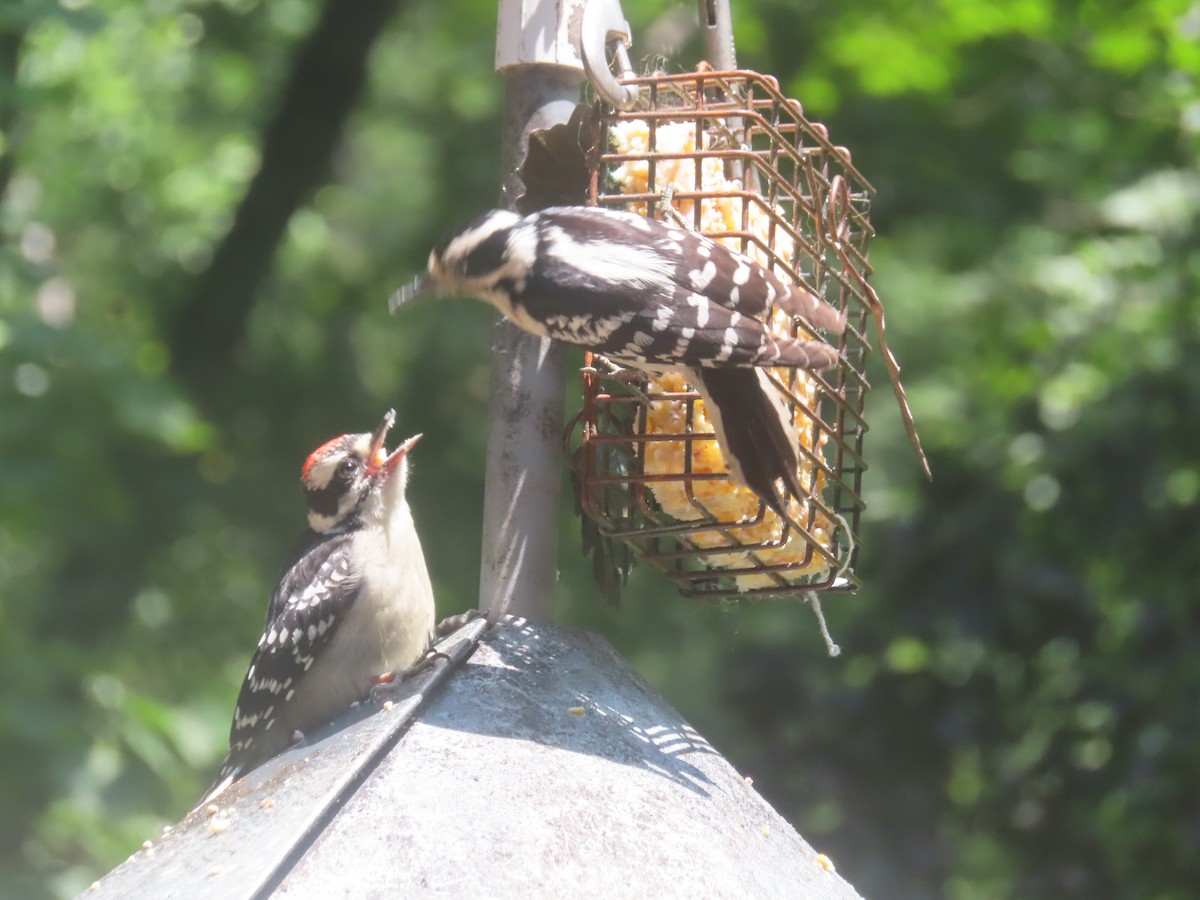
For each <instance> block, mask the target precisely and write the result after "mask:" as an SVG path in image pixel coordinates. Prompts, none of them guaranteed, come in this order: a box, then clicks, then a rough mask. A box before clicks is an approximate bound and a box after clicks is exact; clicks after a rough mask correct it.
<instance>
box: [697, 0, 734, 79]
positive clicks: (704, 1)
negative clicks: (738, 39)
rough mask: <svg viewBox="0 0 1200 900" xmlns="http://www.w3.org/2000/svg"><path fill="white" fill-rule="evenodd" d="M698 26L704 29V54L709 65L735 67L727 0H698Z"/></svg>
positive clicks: (720, 67)
mask: <svg viewBox="0 0 1200 900" xmlns="http://www.w3.org/2000/svg"><path fill="white" fill-rule="evenodd" d="M700 27H701V28H703V29H704V55H705V58H706V59H707V60H708V62H709V65H711V66H712V67H713V68H714V69H736V68H737V57H736V55H735V54H734V52H733V19H732V18H731V16H730V14H729V0H700Z"/></svg>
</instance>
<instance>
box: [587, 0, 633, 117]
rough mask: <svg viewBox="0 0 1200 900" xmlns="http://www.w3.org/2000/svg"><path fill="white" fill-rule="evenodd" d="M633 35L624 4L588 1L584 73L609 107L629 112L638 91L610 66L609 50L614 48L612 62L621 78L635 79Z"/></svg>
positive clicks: (601, 0) (615, 1)
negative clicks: (632, 49)
mask: <svg viewBox="0 0 1200 900" xmlns="http://www.w3.org/2000/svg"><path fill="white" fill-rule="evenodd" d="M632 43H633V32H632V30H631V29H630V27H629V23H628V22H627V21H625V13H624V12H623V11H622V10H621V0H586V3H585V5H584V7H583V21H582V22H581V24H580V33H579V55H580V56H581V57H582V59H583V70H584V72H586V73H587V76H588V78H589V79H590V80H591V82H592V84H594V85H595V86H596V93H598V94H599V95H600V96H601V97H602V98H603V99H604V101H605V102H606V103H608V104H610V105H611V106H614V107H616V108H617V109H630V108H632V107H633V105H634V104H635V103H637V100H638V90H637V88H635V87H631V86H629V85H624V84H621V83H620V82H619V81H618V80H617V79H616V78H615V77H614V76H613V73H612V70H611V69H610V68H609V65H608V46H609V44H612V45H613V62H614V63H615V64H616V67H617V71H618V73H619V74H620V77H621V78H632V77H633V66H632V65H630V63H629V53H628V48H629V45H630V44H632Z"/></svg>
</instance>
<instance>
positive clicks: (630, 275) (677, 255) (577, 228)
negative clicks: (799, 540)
mask: <svg viewBox="0 0 1200 900" xmlns="http://www.w3.org/2000/svg"><path fill="white" fill-rule="evenodd" d="M425 289H433V290H435V291H436V292H437V293H439V294H457V295H466V296H474V297H478V298H479V299H481V300H484V301H486V302H488V303H490V304H492V305H493V306H494V307H496V309H498V310H499V311H500V312H501V313H502V314H503V315H504V316H506V317H507V318H508V319H510V320H511V321H512V322H514V323H515V324H517V325H518V326H520V327H521V328H523V329H525V330H526V331H528V332H530V333H532V334H535V335H538V336H541V337H549V338H552V339H554V340H556V341H561V342H563V343H565V344H573V345H576V346H579V347H583V348H585V349H588V350H592V351H594V352H596V353H600V354H602V355H604V356H605V357H607V358H609V359H611V360H613V361H615V362H618V363H621V364H624V365H628V366H631V367H633V368H636V369H640V370H642V371H644V372H648V373H651V374H662V373H663V372H666V371H672V370H674V371H678V372H681V373H682V374H683V376H684V379H685V380H686V381H687V382H688V383H689V384H690V385H692V386H693V387H694V388H695V389H696V391H697V392H698V393H699V394H700V395H701V397H703V398H704V401H705V405H706V408H707V410H708V412H709V418H710V420H711V422H712V423H713V427H714V429H715V431H716V435H717V440H718V442H719V443H720V445H721V448H722V450H723V452H724V455H725V459H726V462H727V463H728V465H729V469H730V472H731V473H732V474H733V476H734V477H735V478H737V479H738V480H739V481H741V482H742V483H743V484H745V485H747V486H748V487H749V488H751V489H752V490H753V491H754V492H755V493H757V494H758V495H759V496H760V497H761V498H762V499H763V500H765V501H766V502H767V504H768V505H770V506H771V508H772V509H774V510H775V511H776V512H778V513H779V514H780V515H782V516H784V517H786V516H787V497H788V495H789V494H790V495H791V496H796V497H802V496H804V494H805V492H804V490H803V488H802V487H801V485H800V482H799V479H798V477H797V469H798V465H799V461H800V460H799V452H800V451H799V447H798V443H797V440H796V435H795V430H794V429H793V428H792V427H790V413H789V411H788V408H787V405H786V404H785V403H784V401H783V398H782V396H781V395H780V392H779V390H778V389H777V388H776V387H775V386H774V385H773V384H772V383H771V382H770V379H769V378H768V376H767V373H766V369H767V368H770V367H773V366H784V367H791V368H801V369H812V370H819V369H826V368H829V367H831V366H833V365H835V364H836V363H837V362H838V360H839V356H838V351H837V350H836V349H835V348H834V347H833V346H831V345H830V344H829V343H827V342H826V341H824V340H822V339H821V338H820V337H818V336H817V335H816V330H818V329H820V330H823V331H825V332H830V333H835V334H840V333H841V332H843V331H844V330H845V327H846V317H845V314H844V313H842V312H840V311H838V310H837V309H835V308H834V307H832V306H830V305H829V304H828V303H825V302H824V301H823V300H821V299H820V298H819V297H817V296H815V295H814V294H812V293H809V292H808V291H806V290H803V289H802V288H799V287H797V286H796V285H792V284H789V283H788V282H786V281H784V280H783V279H782V278H780V277H779V276H777V275H776V274H775V273H774V272H772V271H771V270H770V269H767V268H766V267H764V266H761V265H759V264H758V263H756V262H754V261H753V260H751V259H749V258H747V257H746V256H743V255H742V254H740V253H737V252H735V251H733V250H732V249H730V248H729V247H726V246H725V245H724V244H722V243H720V242H718V241H714V240H711V239H709V238H707V237H704V236H703V235H699V234H696V233H695V232H692V231H688V230H687V229H685V228H681V227H679V226H677V225H674V224H671V223H667V222H659V221H657V220H654V219H649V218H646V217H645V216H639V215H637V214H635V213H629V212H622V211H619V210H613V209H603V208H593V207H581V206H559V207H551V208H549V209H543V210H541V211H539V212H534V213H530V214H529V215H525V216H522V215H520V214H518V213H515V212H511V211H509V210H493V211H491V212H488V213H485V214H484V215H482V216H480V217H479V218H477V219H476V220H475V221H473V222H472V223H470V224H469V225H468V226H467V227H465V228H464V229H462V230H461V231H459V232H457V233H456V234H454V235H453V236H452V237H450V238H449V239H448V240H446V241H444V242H443V243H441V244H440V245H439V246H437V247H435V248H434V250H433V251H432V252H431V253H430V254H429V264H428V271H427V273H426V274H425V276H424V277H423V278H422V279H418V281H417V283H416V284H414V285H413V286H412V287H410V288H408V289H406V290H403V291H401V292H399V293H398V294H397V295H396V297H395V298H393V304H392V307H393V310H394V309H395V307H396V306H398V305H399V304H400V303H403V302H406V301H407V300H408V299H410V298H411V297H413V296H415V295H417V294H419V293H421V292H423V291H424V290H425ZM774 309H782V310H783V311H785V312H786V313H788V314H789V315H791V316H794V317H800V318H802V319H803V320H804V321H805V322H806V323H807V325H808V327H809V328H810V329H811V330H812V332H813V336H812V337H811V338H797V337H789V336H786V335H780V334H777V333H776V332H774V331H772V330H771V329H770V328H769V327H768V326H767V325H766V323H765V321H764V320H765V319H766V317H767V315H768V314H769V313H770V312H771V311H772V310H774ZM780 482H782V490H781V488H780V484H779V483H780Z"/></svg>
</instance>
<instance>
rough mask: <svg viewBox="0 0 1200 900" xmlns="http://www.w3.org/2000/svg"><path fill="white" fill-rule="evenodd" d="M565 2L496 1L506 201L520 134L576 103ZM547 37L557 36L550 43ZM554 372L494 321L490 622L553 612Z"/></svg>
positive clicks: (555, 360) (514, 186)
mask: <svg viewBox="0 0 1200 900" xmlns="http://www.w3.org/2000/svg"><path fill="white" fill-rule="evenodd" d="M573 6H574V4H573V3H571V2H567V3H560V4H546V3H543V2H538V0H501V3H500V22H499V29H498V34H497V44H496V68H497V69H498V70H500V72H501V74H502V75H503V77H504V134H503V137H502V148H501V157H502V162H503V166H504V169H503V171H504V173H505V191H504V195H503V200H504V202H506V203H507V204H508V205H510V206H511V204H512V202H513V200H514V198H515V197H517V195H518V194H519V193H520V190H521V185H520V181H519V179H518V178H517V175H516V169H517V167H518V166H519V165H520V162H521V160H522V159H524V157H525V148H526V146H527V144H528V137H529V132H530V131H532V130H534V129H538V128H549V127H550V126H551V125H556V124H558V123H560V122H566V121H567V120H568V119H569V118H570V116H571V112H572V110H573V109H574V108H575V104H576V103H577V102H578V101H579V92H580V87H581V85H582V84H583V81H584V75H583V71H582V65H581V63H579V61H578V54H577V52H576V51H574V49H573V48H571V47H569V45H568V43H567V42H566V41H565V35H566V34H567V28H566V22H567V18H566V17H567V16H568V15H569V14H570V12H571V10H572V8H573ZM556 13H557V15H558V17H559V20H560V21H558V22H555V21H554V18H555V14H556ZM547 14H548V15H549V16H550V17H551V22H550V23H549V26H547V22H546V21H545V20H544V17H545V16H546V15H547ZM547 35H548V36H549V37H548V38H547ZM556 35H559V36H562V37H563V40H562V41H556V40H555V36H556ZM563 375H564V372H563V356H562V351H561V350H560V349H559V348H558V347H556V346H553V345H552V344H551V343H550V341H548V340H545V339H543V338H537V337H535V336H533V335H531V334H529V333H528V332H525V331H522V330H521V329H519V328H517V327H516V326H515V325H513V324H512V323H510V322H508V321H506V320H501V321H500V322H498V323H497V324H496V328H495V332H494V335H493V345H492V384H491V399H490V403H489V410H490V419H491V423H490V431H489V433H488V448H487V465H486V470H485V476H484V477H485V483H484V495H483V549H482V557H481V559H480V569H479V608H480V609H482V610H486V611H487V613H488V618H489V619H491V620H493V621H495V620H496V619H497V618H499V617H500V616H502V615H504V614H505V613H512V614H514V615H520V616H525V617H527V618H531V619H542V620H549V619H551V618H552V617H553V610H554V584H555V581H556V580H557V574H558V504H559V494H560V493H561V491H560V487H561V484H562V431H563Z"/></svg>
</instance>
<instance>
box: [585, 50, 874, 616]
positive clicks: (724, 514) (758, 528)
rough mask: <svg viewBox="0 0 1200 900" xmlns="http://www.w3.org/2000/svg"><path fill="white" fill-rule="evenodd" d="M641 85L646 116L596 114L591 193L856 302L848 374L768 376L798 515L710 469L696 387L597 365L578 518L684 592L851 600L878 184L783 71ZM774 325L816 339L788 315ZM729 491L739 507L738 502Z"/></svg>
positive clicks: (850, 311)
mask: <svg viewBox="0 0 1200 900" xmlns="http://www.w3.org/2000/svg"><path fill="white" fill-rule="evenodd" d="M635 83H636V84H637V85H638V86H639V88H640V89H641V93H642V98H643V102H642V104H641V105H640V106H639V108H637V109H635V110H632V111H629V112H619V111H616V110H612V109H604V108H602V109H600V111H599V113H598V118H599V134H600V139H599V140H598V141H597V146H596V148H595V149H594V152H593V158H592V173H593V175H592V190H591V199H592V200H593V201H594V202H595V203H596V204H598V205H601V206H608V207H613V208H618V209H631V210H635V211H637V212H641V213H643V214H646V215H651V216H656V217H659V218H661V217H663V216H664V215H666V216H669V217H673V218H675V219H676V220H678V221H681V222H682V223H683V224H685V225H687V226H688V227H690V228H693V229H694V230H696V231H698V232H700V233H703V234H706V235H708V236H710V237H713V238H718V239H722V240H724V241H725V242H726V243H728V244H729V245H730V246H733V247H735V248H736V249H738V250H740V251H741V252H742V253H745V254H746V255H748V256H751V257H752V258H754V259H756V260H757V261H759V262H761V263H763V264H765V265H768V266H770V267H772V268H774V270H775V271H776V272H777V273H779V274H781V275H782V276H784V277H786V278H790V279H791V280H792V281H793V282H797V283H799V284H801V285H803V286H804V287H806V288H807V289H808V290H810V291H812V292H813V293H815V294H816V295H817V296H819V297H822V298H824V299H825V300H826V301H827V302H828V303H830V304H832V305H833V306H834V307H836V308H838V309H840V310H844V311H845V312H846V314H847V328H846V331H845V333H844V334H842V335H831V336H830V337H831V338H832V339H833V340H834V341H835V342H836V345H837V346H838V349H839V351H840V354H841V359H842V362H841V363H840V364H839V365H838V366H836V367H835V368H832V369H828V370H825V371H823V372H820V373H810V372H798V371H796V370H789V369H782V368H781V369H774V370H771V371H772V376H771V378H772V381H773V382H774V383H775V385H776V387H777V389H779V390H780V391H781V392H782V395H783V397H784V399H785V402H786V403H787V405H788V407H789V410H790V412H791V414H792V417H793V426H794V427H795V429H796V431H797V434H798V437H799V443H800V448H801V453H802V463H801V466H800V473H799V475H800V480H801V484H802V485H804V486H805V487H806V489H807V491H808V496H807V497H805V498H801V500H800V501H799V502H798V503H796V504H795V505H794V506H793V507H792V509H791V511H792V513H793V515H792V516H791V518H792V519H793V520H794V521H793V522H791V523H787V522H785V521H784V520H782V519H780V518H778V517H776V516H775V514H774V513H773V512H772V511H770V510H768V509H767V508H766V507H765V504H762V503H761V502H758V498H757V497H755V496H754V495H753V494H748V495H747V493H746V492H747V491H748V489H746V488H744V487H741V486H740V485H735V484H734V483H733V482H731V481H730V480H729V476H728V474H727V473H725V472H724V471H723V469H724V466H723V465H722V464H721V463H720V462H719V461H717V462H714V461H713V453H715V452H716V444H715V441H714V440H713V437H714V435H713V433H712V431H711V428H710V427H705V426H704V422H705V419H704V410H703V409H702V406H703V402H702V401H701V400H700V399H699V395H698V394H696V393H695V392H693V391H691V390H690V389H689V387H688V386H687V385H684V384H674V383H672V382H670V381H661V380H652V379H646V378H644V377H641V376H640V375H639V374H638V373H633V377H631V373H629V372H625V373H621V374H620V375H618V376H615V377H614V376H613V375H612V374H610V373H606V371H605V367H604V366H603V365H601V364H599V363H595V364H593V360H591V358H590V357H589V365H590V368H586V369H585V370H584V373H583V389H584V402H583V408H582V411H581V413H580V415H579V416H578V417H577V419H576V421H575V422H574V424H573V427H572V432H571V434H570V435H569V438H570V439H571V440H572V441H574V442H576V443H577V445H578V446H577V449H576V451H575V452H574V454H573V460H574V463H573V465H574V468H575V474H576V477H577V479H578V482H579V487H580V501H581V506H582V508H583V511H584V512H585V513H586V514H587V515H588V516H589V517H590V518H591V519H592V520H594V522H595V523H597V526H598V527H599V529H600V532H601V534H602V535H605V536H607V537H609V538H612V539H617V540H621V541H624V542H626V543H627V544H628V545H629V546H630V547H632V548H633V550H634V551H635V552H636V553H637V554H638V555H640V556H641V558H643V559H645V560H646V561H648V562H650V563H652V564H654V565H656V566H658V567H659V568H661V569H663V570H664V571H665V572H666V574H667V575H668V576H669V577H670V578H672V579H673V580H674V581H675V582H676V583H677V585H678V586H679V589H680V590H681V592H682V593H683V594H685V595H687V596H694V597H701V598H713V599H715V598H721V597H729V596H741V595H783V594H795V595H802V594H805V593H807V592H809V591H828V590H853V589H855V588H857V586H858V584H859V582H858V579H857V577H856V576H855V574H854V557H855V555H856V551H857V546H858V541H857V529H858V522H859V516H860V514H861V512H862V510H863V508H864V503H863V500H862V493H861V482H862V475H863V471H864V470H865V469H866V464H865V463H864V461H863V439H864V435H865V432H866V430H867V424H866V421H865V419H864V417H863V404H864V401H865V395H866V391H867V388H868V385H867V380H866V378H865V375H864V366H865V363H866V358H867V355H868V352H869V350H870V345H869V344H868V342H867V340H866V337H865V327H866V323H867V320H868V314H869V301H870V297H871V296H872V295H871V293H870V289H869V288H868V287H867V278H868V277H869V275H870V266H869V264H868V262H867V244H868V241H869V239H870V237H871V236H872V233H873V232H872V230H871V226H870V223H869V218H868V213H869V200H870V196H871V193H872V188H871V186H870V185H869V184H868V183H867V181H866V180H865V179H864V178H863V177H862V175H861V174H859V172H858V171H857V170H856V169H855V168H854V167H853V165H852V164H851V161H850V154H849V152H848V151H847V150H845V149H844V148H840V147H836V146H834V145H833V144H832V143H830V141H829V139H828V136H827V134H826V131H825V129H824V127H823V126H821V125H820V124H818V123H813V122H809V121H808V120H807V119H805V117H804V115H803V112H802V109H801V107H800V104H799V103H797V102H796V101H794V100H789V99H788V98H786V97H784V96H783V95H782V94H781V93H780V92H779V89H778V85H777V84H776V82H775V81H774V79H772V78H770V77H767V76H763V75H759V74H757V73H754V72H749V71H727V72H720V71H705V70H700V71H697V72H693V73H687V74H678V75H659V76H654V77H649V78H642V79H639V80H637V82H635ZM668 205H669V206H670V207H671V208H670V209H669V210H668V209H666V207H667V206H668ZM766 319H767V321H768V322H769V323H772V324H773V327H775V328H777V329H779V328H785V329H786V330H787V331H788V332H789V333H791V334H793V335H795V334H800V335H801V336H803V337H811V336H812V333H811V332H809V331H807V329H806V328H805V325H804V323H803V322H802V321H799V320H794V319H792V318H791V317H788V316H786V315H785V314H783V313H782V312H772V314H771V315H770V316H768V317H766ZM664 411H665V414H664ZM737 492H741V494H738V493H737ZM726 495H730V496H733V495H736V497H740V498H741V499H740V501H739V503H740V505H739V503H733V504H730V503H728V502H726ZM746 496H749V497H750V498H751V499H752V501H753V502H752V503H751V504H750V505H749V507H747V504H746V503H745V498H746Z"/></svg>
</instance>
